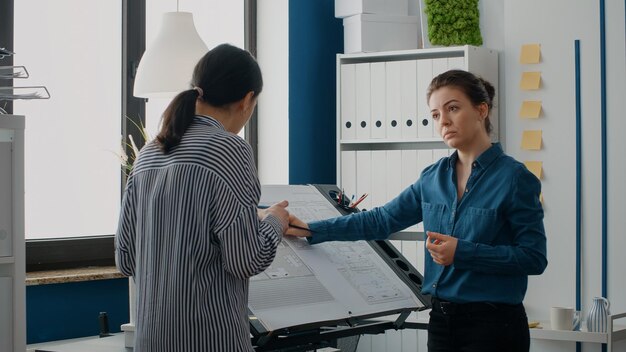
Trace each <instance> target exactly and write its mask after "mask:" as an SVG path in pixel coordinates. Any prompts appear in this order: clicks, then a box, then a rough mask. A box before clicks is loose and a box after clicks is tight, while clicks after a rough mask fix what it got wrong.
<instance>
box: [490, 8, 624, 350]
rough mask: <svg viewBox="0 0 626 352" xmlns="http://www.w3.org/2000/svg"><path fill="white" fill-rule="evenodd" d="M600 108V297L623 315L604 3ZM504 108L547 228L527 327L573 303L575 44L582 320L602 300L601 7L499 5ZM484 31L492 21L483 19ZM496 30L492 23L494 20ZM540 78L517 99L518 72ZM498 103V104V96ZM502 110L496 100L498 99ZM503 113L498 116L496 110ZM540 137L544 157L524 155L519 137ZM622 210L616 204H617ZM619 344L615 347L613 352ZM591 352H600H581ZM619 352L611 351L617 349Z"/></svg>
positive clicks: (515, 151) (619, 154)
mask: <svg viewBox="0 0 626 352" xmlns="http://www.w3.org/2000/svg"><path fill="white" fill-rule="evenodd" d="M606 15H607V18H606V22H607V34H608V35H607V57H608V60H607V78H608V84H607V103H608V114H607V121H608V129H609V133H608V180H609V183H608V193H609V197H608V209H609V218H608V222H609V227H608V229H609V249H610V250H609V256H610V257H609V269H608V282H609V292H608V296H609V299H610V300H611V302H612V306H611V307H612V312H613V313H621V312H624V311H626V293H625V292H626V279H625V278H624V274H623V273H620V271H619V270H620V268H623V267H624V266H626V256H623V255H621V253H620V249H624V248H626V242H625V239H624V234H623V232H624V230H623V229H624V228H626V219H625V218H624V216H623V209H624V208H623V205H622V204H620V202H619V201H620V199H623V198H624V196H626V188H625V187H624V184H623V182H620V181H619V180H620V179H622V178H623V175H624V172H625V171H626V170H624V165H625V164H626V155H625V154H624V153H623V151H624V147H623V145H622V143H621V139H622V138H621V132H620V131H623V130H625V129H626V121H625V120H624V119H623V116H622V115H621V114H620V112H621V111H619V110H618V109H619V108H620V105H618V104H619V103H620V102H621V101H623V99H624V97H625V96H626V88H625V83H624V81H625V78H626V74H625V72H624V70H625V65H624V59H625V56H624V53H625V50H624V30H625V26H624V3H623V2H619V1H607V11H606ZM503 19H504V22H503V23H504V39H505V40H504V47H503V48H502V49H503V50H502V51H501V53H502V54H501V55H503V58H504V66H505V68H504V69H505V75H503V76H502V75H501V79H503V80H504V81H503V82H502V83H503V84H502V85H501V87H504V89H505V91H504V100H505V101H506V110H505V114H503V116H505V117H506V127H505V128H504V134H505V136H506V143H505V148H506V151H507V152H508V153H509V154H511V155H512V156H514V157H515V158H517V159H518V160H521V161H523V160H540V161H543V165H544V179H543V180H542V186H543V195H544V209H545V226H546V233H547V236H548V260H549V264H548V268H547V269H546V272H545V273H544V274H543V275H541V276H538V277H533V278H531V280H530V282H529V289H528V294H527V296H526V300H525V304H526V307H527V310H528V315H529V317H530V319H533V320H549V309H550V307H551V306H556V305H563V306H574V304H575V263H576V261H575V229H576V213H575V205H576V198H575V195H576V193H575V192H576V178H575V177H576V174H575V166H576V155H575V146H576V140H575V133H576V130H575V90H574V84H575V76H574V40H575V39H579V40H580V42H581V44H580V46H581V82H582V120H583V121H582V130H583V132H582V140H583V144H582V147H583V152H582V163H583V172H582V180H583V181H582V188H583V196H582V197H583V219H582V222H583V227H582V230H583V290H582V293H583V298H582V301H583V311H585V313H586V311H587V310H588V309H589V306H590V304H591V301H592V298H593V297H594V296H599V295H600V294H601V276H600V275H601V261H600V260H601V247H600V246H601V163H600V157H601V145H600V44H599V38H600V30H599V28H600V27H599V26H600V23H599V2H597V1H578V2H576V4H575V5H574V4H573V3H572V2H571V1H568V0H553V1H541V0H510V1H506V2H504V16H503ZM489 21H490V22H491V20H490V19H489ZM497 21H500V19H498V20H497ZM526 43H540V44H541V55H542V60H541V63H539V64H535V65H521V64H519V53H520V47H521V45H522V44H526ZM535 70H536V71H541V72H542V87H541V89H540V90H538V91H533V92H531V91H521V90H520V89H519V88H518V87H519V81H520V77H521V73H522V72H523V71H535ZM501 97H502V95H501ZM525 99H530V100H534V99H537V100H542V101H543V109H544V112H543V116H542V117H541V118H539V119H538V120H535V121H533V120H525V119H520V118H519V117H518V112H519V108H520V105H521V102H522V101H523V100H525ZM501 101H502V100H501ZM501 111H502V110H501ZM525 129H542V130H543V149H542V150H541V151H523V150H521V148H520V144H521V136H522V131H523V130H525ZM621 203H623V201H622V202H621ZM532 346H533V347H532V350H534V351H570V350H571V349H572V348H573V346H574V344H573V343H557V342H545V341H533V345H532ZM624 346H626V345H620V347H621V348H626V347H624ZM584 350H585V351H596V350H598V351H599V346H597V345H595V346H593V345H589V346H585V349H584ZM618 350H619V349H618Z"/></svg>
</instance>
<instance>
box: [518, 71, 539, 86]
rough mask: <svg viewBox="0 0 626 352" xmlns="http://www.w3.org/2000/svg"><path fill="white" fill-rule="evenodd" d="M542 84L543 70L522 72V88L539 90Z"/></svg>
mask: <svg viewBox="0 0 626 352" xmlns="http://www.w3.org/2000/svg"><path fill="white" fill-rule="evenodd" d="M540 85H541V72H522V80H521V82H520V88H521V89H522V90H537V89H539V86H540Z"/></svg>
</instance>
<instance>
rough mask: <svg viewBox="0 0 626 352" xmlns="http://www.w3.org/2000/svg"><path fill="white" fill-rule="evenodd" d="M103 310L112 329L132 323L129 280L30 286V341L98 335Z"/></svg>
mask: <svg viewBox="0 0 626 352" xmlns="http://www.w3.org/2000/svg"><path fill="white" fill-rule="evenodd" d="M100 312H107V315H108V318H109V330H110V332H119V331H120V325H122V324H126V323H128V319H129V317H128V279H126V278H124V279H111V280H96V281H84V282H72V283H66V284H50V285H36V286H27V287H26V340H27V343H29V344H31V343H39V342H47V341H54V340H63V339H71V338H77V337H84V336H95V335H98V334H99V332H100V325H99V323H98V315H99V313H100Z"/></svg>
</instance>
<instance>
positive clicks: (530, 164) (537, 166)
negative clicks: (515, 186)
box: [524, 161, 543, 180]
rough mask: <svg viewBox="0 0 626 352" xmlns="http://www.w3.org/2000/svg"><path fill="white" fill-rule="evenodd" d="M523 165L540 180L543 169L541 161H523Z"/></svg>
mask: <svg viewBox="0 0 626 352" xmlns="http://www.w3.org/2000/svg"><path fill="white" fill-rule="evenodd" d="M524 165H526V168H527V169H528V171H530V172H532V173H533V174H534V175H535V176H537V178H538V179H540V180H541V176H542V171H543V162H541V161H524Z"/></svg>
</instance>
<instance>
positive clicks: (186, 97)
mask: <svg viewBox="0 0 626 352" xmlns="http://www.w3.org/2000/svg"><path fill="white" fill-rule="evenodd" d="M197 98H198V91H197V90H195V89H190V90H186V91H184V92H181V93H178V95H177V96H176V97H175V98H174V100H172V102H170V105H168V106H167V109H165V112H163V123H162V126H161V132H159V135H158V136H157V137H156V139H157V141H158V142H159V144H161V150H162V151H163V153H165V154H167V153H169V152H170V150H172V148H174V147H175V146H177V145H178V143H180V140H181V139H182V138H183V135H184V134H185V131H187V128H188V127H189V125H190V124H191V121H192V120H193V117H194V116H195V114H196V99H197Z"/></svg>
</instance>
